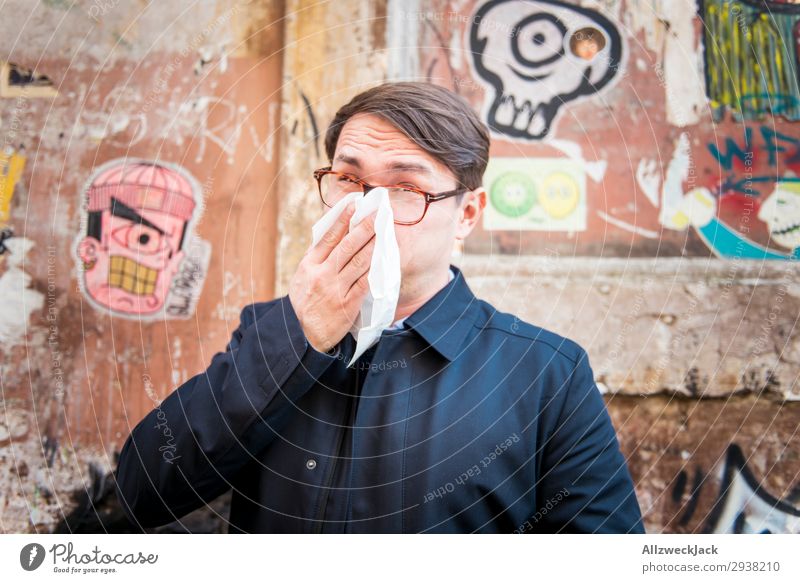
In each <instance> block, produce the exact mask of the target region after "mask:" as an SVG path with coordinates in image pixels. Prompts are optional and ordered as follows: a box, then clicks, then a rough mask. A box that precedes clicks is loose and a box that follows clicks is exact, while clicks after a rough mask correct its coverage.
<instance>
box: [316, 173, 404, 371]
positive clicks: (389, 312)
mask: <svg viewBox="0 0 800 583" xmlns="http://www.w3.org/2000/svg"><path fill="white" fill-rule="evenodd" d="M353 200H355V201H356V209H355V212H354V213H353V216H352V217H350V226H349V230H352V229H353V228H354V227H355V226H356V225H357V224H358V223H359V222H360V221H361V219H363V218H364V217H366V216H367V215H369V214H370V213H372V212H373V211H375V209H377V210H378V212H377V214H376V215H375V249H374V251H373V253H372V263H371V264H370V268H369V275H368V276H367V279H368V280H369V291H368V292H367V295H366V296H365V297H364V301H363V303H362V304H361V311H360V313H359V314H358V316H356V320H355V322H354V323H353V326H352V328H351V329H350V333H351V334H352V335H353V338H355V339H356V351H355V353H354V354H353V358H352V359H351V360H350V362H348V363H347V366H350V365H352V364H353V363H354V362H355V361H356V360H357V359H358V357H359V356H361V355H362V354H364V352H365V351H366V350H367V349H368V348H369V347H370V346H372V345H373V344H375V343H376V342H377V341H378V340H379V339H380V337H381V333H382V332H383V330H384V328H388V327H390V326H391V325H392V322H394V314H395V311H396V310H397V301H398V299H399V298H400V249H399V247H398V246H397V238H396V237H395V233H394V214H393V213H392V207H391V205H390V204H389V192H388V191H387V190H386V189H385V188H383V187H378V188H373V189H372V190H370V191H369V192H368V193H367V194H366V195H364V194H363V193H361V192H351V193H350V194H348V195H347V196H345V197H344V198H343V199H342V200H340V201H339V202H338V203H336V204H335V205H334V206H333V208H331V209H330V210H329V211H328V212H327V213H325V215H324V216H323V217H322V218H321V219H320V220H318V221H317V222H316V223H314V226H313V227H311V246H312V247H313V246H314V245H316V244H317V242H318V241H319V240H320V239H321V238H322V236H323V235H324V234H325V233H327V232H328V230H329V229H330V228H331V226H332V225H333V223H334V222H336V219H338V218H339V215H341V214H342V211H344V209H345V208H347V205H348V204H350V202H351V201H353Z"/></svg>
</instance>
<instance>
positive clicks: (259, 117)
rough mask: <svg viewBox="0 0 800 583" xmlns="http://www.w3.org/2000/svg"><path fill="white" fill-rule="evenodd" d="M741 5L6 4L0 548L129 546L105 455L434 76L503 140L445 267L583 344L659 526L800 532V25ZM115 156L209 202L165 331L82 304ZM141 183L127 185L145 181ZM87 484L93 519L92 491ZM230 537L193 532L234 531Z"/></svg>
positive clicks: (144, 177) (272, 276) (270, 273)
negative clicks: (342, 136)
mask: <svg viewBox="0 0 800 583" xmlns="http://www.w3.org/2000/svg"><path fill="white" fill-rule="evenodd" d="M751 4H754V3H750V2H745V1H739V2H731V3H727V4H726V3H725V2H722V1H721V0H706V1H705V2H704V3H703V4H702V5H701V6H698V5H696V4H695V2H693V1H692V0H675V1H670V2H666V1H664V2H662V1H659V0H604V1H599V0H597V1H591V0H586V1H583V2H579V1H577V0H575V1H572V0H571V1H568V2H560V1H555V0H538V1H528V2H522V1H521V0H490V1H484V0H465V1H455V0H450V1H445V0H439V1H434V0H431V1H424V0H405V1H401V0H386V1H385V2H367V1H365V0H353V1H352V2H343V3H317V2H313V1H311V0H308V1H306V0H287V1H286V2H285V5H284V3H281V2H252V1H251V2H247V1H244V0H242V2H239V3H236V2H233V3H229V2H219V1H213V0H208V1H205V2H194V1H193V2H170V3H162V5H160V6H159V7H158V8H152V9H147V10H141V9H140V8H139V7H138V5H137V6H136V7H132V6H130V5H127V4H126V5H123V4H122V3H119V4H117V3H115V2H97V1H96V2H94V3H92V2H82V3H80V2H79V3H78V4H77V5H76V6H72V7H69V6H68V5H67V4H66V3H58V2H50V3H45V4H42V5H41V6H39V7H37V8H35V9H33V12H32V13H31V10H32V8H31V6H29V5H28V3H25V2H20V1H18V2H7V3H6V4H5V5H4V7H3V16H4V18H3V19H2V24H0V26H2V28H3V32H4V34H3V35H2V37H0V57H2V60H3V61H4V62H8V63H13V64H14V65H16V66H17V67H18V68H17V69H14V70H9V68H8V67H6V68H5V69H4V71H3V75H2V79H3V80H5V82H4V83H0V122H1V124H0V138H2V140H3V144H2V146H3V150H2V155H3V157H2V158H0V167H2V169H3V172H2V174H0V187H1V188H0V227H2V228H4V229H8V230H6V232H5V234H4V235H3V244H4V248H5V251H4V253H3V254H2V255H0V293H2V298H3V299H2V302H3V303H2V304H0V352H1V354H0V356H2V358H0V388H1V389H2V399H3V401H2V405H3V406H2V413H0V475H2V476H3V478H0V480H2V482H0V529H2V530H5V531H18V530H26V529H31V530H33V529H35V530H40V531H47V530H50V529H52V528H54V527H56V524H57V523H58V522H59V521H61V520H62V519H63V518H64V517H65V515H67V514H69V513H70V512H74V513H78V514H79V515H82V516H84V517H86V516H89V519H87V520H86V521H84V522H83V523H81V528H84V529H86V530H92V529H98V528H100V526H99V524H100V523H102V524H103V528H106V529H108V530H125V529H126V528H129V527H128V526H125V524H124V520H122V519H121V518H120V516H119V514H118V510H115V509H114V508H113V500H112V499H111V498H110V497H109V492H110V490H109V486H108V481H107V480H105V479H104V478H105V476H106V474H107V471H108V469H109V468H110V467H111V466H112V465H113V456H114V453H115V452H116V451H117V450H118V449H119V447H120V446H121V444H122V440H123V439H124V437H125V435H126V431H127V428H128V427H129V426H132V425H133V424H135V423H136V422H137V421H138V420H139V418H141V416H142V415H143V414H144V412H145V411H146V410H148V409H149V408H151V407H152V406H154V405H155V404H156V403H157V401H158V399H159V398H163V396H164V395H166V394H167V393H168V392H169V391H170V390H171V389H172V388H174V387H175V386H176V385H177V384H179V383H180V382H181V381H182V380H184V379H186V378H188V377H189V376H191V375H193V374H195V373H196V372H198V371H201V370H203V369H204V368H205V366H207V363H208V361H209V360H210V357H211V355H213V353H214V352H216V351H218V350H221V349H222V348H223V347H224V344H225V342H226V340H227V338H228V336H229V334H230V331H231V327H232V326H234V325H235V323H236V320H237V317H238V312H239V309H240V308H241V306H243V305H244V304H245V303H248V302H250V301H255V300H261V299H269V298H271V297H274V296H275V295H280V294H283V293H286V288H287V284H288V281H289V278H290V277H291V275H292V273H293V272H294V269H295V267H296V264H297V261H298V260H299V258H300V257H301V256H302V254H303V253H304V251H305V250H306V248H307V246H308V243H309V233H310V227H311V225H312V224H313V222H314V221H315V220H316V219H317V218H318V216H319V215H320V213H321V212H322V209H321V208H320V206H319V203H318V201H317V199H316V197H315V196H313V183H312V180H311V171H312V170H313V169H314V168H317V167H319V166H322V165H324V164H326V163H327V160H326V159H325V156H324V152H323V147H322V138H323V135H324V131H325V128H326V127H327V124H328V123H329V121H330V119H331V118H332V116H333V114H334V112H335V110H336V109H337V108H338V107H339V106H340V105H341V104H342V103H344V102H345V101H346V100H348V99H349V98H350V97H351V96H352V95H354V94H356V93H358V92H359V91H361V90H362V89H364V88H366V87H368V86H371V85H373V84H375V83H379V82H381V81H384V80H387V79H390V80H399V79H427V80H430V81H432V82H435V83H438V84H440V85H443V86H446V87H449V88H451V89H453V90H454V91H456V92H458V93H460V94H462V95H463V96H464V97H465V98H466V99H467V100H468V101H469V102H470V103H471V104H472V105H473V106H474V108H475V110H476V111H479V112H480V114H481V116H482V118H483V119H484V120H485V121H486V122H487V124H489V125H490V127H491V128H492V134H493V143H492V151H491V157H492V159H491V160H490V165H489V170H488V172H487V175H486V180H485V185H486V187H487V190H488V191H489V194H490V196H489V206H488V207H487V209H486V214H485V217H484V220H483V221H482V223H481V224H480V225H479V228H478V229H477V230H476V232H475V233H474V234H473V235H472V236H471V237H470V238H469V239H468V240H467V242H466V246H465V249H455V250H454V260H455V261H456V262H457V263H459V264H460V265H461V266H462V267H463V269H464V271H465V273H466V274H467V277H468V280H469V282H470V285H471V286H472V288H473V290H474V291H475V292H476V293H477V294H478V295H479V296H480V297H483V298H485V299H486V300H488V301H490V302H491V303H493V304H494V305H495V306H496V307H497V308H498V309H501V310H503V311H507V312H512V313H514V314H516V315H517V316H518V317H520V318H522V319H524V320H527V321H530V322H533V323H535V324H538V325H541V326H545V327H547V328H550V329H552V330H554V331H556V332H559V333H561V334H564V335H566V336H569V337H571V338H573V339H575V340H577V341H578V342H580V343H581V344H582V345H583V346H584V347H586V348H587V350H588V351H589V354H590V357H591V362H592V365H593V368H594V371H595V376H596V379H597V381H598V385H599V386H600V387H601V389H602V390H603V391H604V392H605V394H606V399H607V403H608V406H609V410H610V412H611V415H612V418H613V420H614V423H615V426H616V428H617V432H618V435H619V437H620V441H621V443H622V448H623V451H624V453H625V454H626V456H628V460H629V465H630V468H631V471H632V473H633V476H634V479H635V481H636V483H637V492H638V494H639V498H640V501H641V504H642V508H643V510H644V512H645V519H646V524H647V528H648V530H649V531H651V532H658V531H662V530H663V531H667V532H692V531H703V530H709V531H712V530H744V531H747V530H756V531H761V530H772V531H789V532H798V531H800V510H798V508H800V488H798V470H800V461H799V459H800V445H798V440H797V430H798V426H799V425H800V402H799V401H800V387H798V383H797V378H798V371H799V370H800V343H799V342H798V335H797V333H796V320H797V314H798V307H800V306H798V304H800V288H798V283H800V278H798V273H797V264H796V262H795V261H793V260H792V258H793V257H794V256H796V255H797V254H798V252H797V249H798V248H800V237H797V236H796V235H795V229H796V225H797V224H800V195H798V194H797V192H798V188H797V186H796V184H797V182H796V176H794V174H795V173H797V172H798V170H800V169H799V168H796V166H798V163H799V162H800V153H799V152H800V151H799V150H798V144H800V141H799V140H800V127H798V125H797V123H798V122H797V121H796V120H797V119H798V116H800V109H799V108H800V92H799V91H798V86H797V81H798V78H797V71H798V64H797V63H798V61H797V56H796V54H795V52H794V51H795V47H796V46H797V44H796V41H795V35H796V33H795V28H796V24H797V22H798V20H800V14H798V9H797V8H796V7H794V6H790V5H786V4H779V3H775V2H773V3H770V8H771V10H772V12H773V15H774V19H772V20H769V18H767V17H765V16H763V15H762V14H761V13H760V12H759V11H758V10H756V9H755V8H753V6H751ZM726 11H727V12H726ZM709 30H711V31H713V36H709V35H708V33H707V31H709ZM715 39H721V42H716V40H715ZM734 40H735V41H737V42H738V43H739V44H738V45H736V43H734V42H732V41H734ZM723 41H724V42H723ZM742 42H747V43H751V45H742ZM601 44H602V46H600V45H601ZM731 46H750V48H751V50H749V51H748V50H740V51H739V52H730V49H729V47H731ZM598 49H599V52H596V53H595V51H596V50H598ZM726 51H728V52H726ZM770 51H771V52H770ZM776 51H777V52H780V54H781V56H782V57H783V58H782V59H780V61H779V62H780V66H777V65H775V62H776V60H774V59H773V60H771V61H769V60H765V55H768V54H776ZM759 59H760V60H759ZM762 62H769V63H771V65H770V68H768V70H767V68H762V69H763V70H764V71H766V72H765V73H764V74H765V76H764V77H762V78H758V77H757V75H756V72H757V71H761V70H762V69H760V68H759V66H758V65H759V64H760V63H762ZM726 63H728V64H735V67H734V68H733V70H735V71H737V77H736V78H733V77H732V76H731V75H730V74H728V73H727V70H728V68H727V67H726ZM19 68H30V69H36V72H37V73H39V74H42V75H46V76H47V77H48V78H49V81H50V82H51V83H47V81H46V80H41V81H36V79H35V78H32V79H27V80H26V78H25V72H24V71H22V70H21V69H19ZM9 80H10V82H8V81H9ZM20 82H21V83H22V85H23V86H19V83H20ZM49 85H52V86H53V87H49ZM56 92H57V94H55V93H56ZM737 95H738V96H739V99H738V100H737V97H736V96H737ZM126 156H127V157H135V158H137V159H141V160H143V161H144V162H150V163H152V162H156V161H158V162H160V163H163V164H164V165H165V166H164V167H165V168H166V169H167V170H169V171H170V172H172V173H173V174H168V175H167V176H168V178H169V180H171V182H169V184H171V185H172V186H171V187H170V188H168V189H166V190H169V191H170V192H173V193H174V192H177V193H178V194H182V195H183V196H184V197H189V198H192V197H194V199H195V200H196V201H202V202H203V204H202V205H199V204H198V205H196V209H197V210H196V211H195V210H193V211H192V212H191V213H189V220H188V221H183V218H182V217H181V221H179V222H175V221H174V220H173V221H167V222H168V223H169V224H175V225H177V226H178V227H180V226H181V222H185V223H187V224H188V225H189V227H190V229H189V232H190V233H192V234H194V236H193V237H190V238H189V239H190V241H191V242H194V245H193V246H189V247H187V250H193V252H192V253H188V254H187V256H186V257H187V258H189V259H190V261H186V265H187V266H188V267H186V268H185V269H188V271H186V272H183V271H182V270H181V268H180V265H178V266H177V267H176V266H175V265H174V264H171V263H169V260H168V259H166V260H165V264H164V267H163V269H162V268H161V267H159V270H161V271H168V269H170V266H172V267H173V268H175V269H176V272H175V274H174V275H171V276H170V277H169V278H168V280H169V281H170V282H172V280H174V281H175V283H174V287H173V288H170V289H174V290H175V291H176V292H177V293H175V294H172V293H168V294H165V296H166V297H165V298H164V300H165V303H170V304H174V305H175V306H177V307H175V308H173V310H172V312H169V311H167V309H166V308H164V309H163V310H162V311H161V312H158V313H156V314H155V315H154V314H153V313H145V310H144V309H143V306H141V305H138V306H136V305H131V304H127V305H125V304H124V303H122V304H116V305H115V306H116V307H114V308H110V307H108V306H106V305H104V304H103V301H102V294H100V293H99V292H97V290H98V286H97V284H96V282H95V284H92V282H91V281H87V280H86V276H87V274H89V273H90V271H91V269H89V267H90V266H91V265H92V261H93V260H95V259H96V260H98V261H100V260H102V259H103V257H101V256H100V255H102V253H100V255H98V256H94V255H92V254H91V253H92V252H94V253H97V252H98V251H97V249H96V248H95V247H92V246H91V245H88V244H87V243H83V247H81V243H82V242H83V241H84V239H85V238H86V237H87V235H88V232H89V228H88V224H85V223H87V222H88V220H89V219H88V216H87V211H88V210H90V207H89V206H87V205H88V203H83V204H84V206H82V201H84V200H90V199H91V200H94V201H95V203H93V204H95V205H101V204H102V202H97V201H102V200H104V199H103V197H102V196H101V195H100V194H97V195H95V197H94V198H93V199H92V197H91V196H89V194H90V193H91V192H97V193H101V192H105V191H104V190H102V189H100V188H99V187H100V186H101V184H97V185H96V186H97V187H98V188H97V190H96V191H95V190H92V189H91V188H89V187H90V185H91V184H90V183H91V182H92V181H94V182H98V183H102V184H103V185H106V186H107V183H108V182H109V181H113V180H115V179H114V178H113V176H111V177H110V176H108V175H106V174H104V173H103V168H102V167H103V165H104V164H106V163H112V164H113V162H114V161H118V160H120V159H122V158H125V157H126ZM106 168H107V167H106ZM112 170H113V167H112ZM138 170H139V172H138V174H137V175H136V176H137V177H138V178H137V179H136V180H134V181H133V182H134V186H135V185H137V184H138V187H135V188H134V191H136V190H137V188H138V189H139V190H141V188H140V187H141V186H142V183H143V182H146V183H148V184H149V182H152V180H150V179H151V178H152V175H153V172H152V170H150V171H149V172H150V173H148V168H140V169H138ZM114 176H118V175H114ZM126 176H127V175H126ZM181 177H183V178H185V181H182V180H181ZM116 180H117V181H118V182H119V180H118V179H116ZM148 181H149V182H148ZM117 186H118V184H117ZM156 190H158V189H156ZM170 196H172V195H170ZM131 200H134V201H136V200H138V199H136V198H135V197H134V198H133V199H131ZM178 200H183V199H178ZM129 202H130V201H129ZM139 202H140V203H141V204H140V206H141V210H142V211H143V212H146V213H148V214H147V217H150V218H153V217H156V218H157V219H163V218H165V217H164V216H163V215H158V214H156V215H152V214H149V213H151V212H162V213H163V212H165V211H166V210H169V209H172V207H163V206H162V207H160V208H159V209H157V210H156V211H153V208H152V204H150V205H148V204H145V202H143V201H139ZM183 202H184V203H185V202H186V201H185V200H184V201H183ZM129 206H130V205H129ZM190 206H191V205H190ZM134 207H135V205H134ZM203 207H204V208H203ZM91 208H96V207H91ZM136 208H138V207H136ZM180 208H184V207H183V206H181V207H180ZM147 209H149V210H147ZM201 210H202V212H200V211H201ZM176 212H177V211H176ZM166 214H167V215H169V214H171V213H169V212H167V213H166ZM95 216H97V215H95ZM101 216H105V215H102V213H101ZM105 218H106V220H107V221H110V223H109V225H111V223H113V222H114V221H117V220H118V219H120V217H114V218H113V219H112V218H109V217H108V216H105ZM166 218H169V217H166ZM120 220H124V217H122V218H121V219H120ZM153 222H156V221H153ZM114 224H116V223H114ZM12 230H13V231H12ZM141 234H142V233H139V232H138V231H137V232H135V233H130V232H127V234H126V237H123V239H122V242H119V241H117V242H114V241H113V240H110V241H109V245H111V246H116V247H110V248H116V249H117V251H115V252H113V253H112V252H106V255H113V254H117V255H119V254H122V255H125V254H126V251H125V249H124V248H125V247H126V246H128V247H129V246H130V244H131V241H132V240H133V241H134V243H135V244H137V245H139V244H141V242H140V240H139V239H138V237H139V236H140V235H141ZM145 234H149V235H153V233H152V232H150V233H145ZM153 236H155V235H153ZM131 237H133V239H131ZM166 240H167V241H172V240H171V239H169V237H167V238H166ZM137 241H139V243H137ZM149 242H150V240H148V243H149ZM89 243H91V241H89ZM172 244H173V245H177V243H176V242H174V241H173V243H172ZM120 246H121V247H120ZM81 249H83V250H84V251H83V254H81ZM204 250H205V251H206V253H205V254H204V253H203V251H204ZM125 256H126V257H128V258H133V259H138V258H139V257H140V253H139V252H138V251H137V252H136V253H131V252H130V250H129V251H128V252H127V255H125ZM203 258H206V259H207V264H206V263H205V261H204V260H203ZM116 261H117V262H118V263H119V260H116ZM125 265H127V264H124V265H123V264H120V267H121V268H122V271H121V273H120V275H119V278H118V280H117V281H116V282H115V284H116V285H117V286H123V287H124V286H126V285H127V286H128V287H131V286H133V287H134V288H136V287H137V286H139V287H140V288H145V287H146V286H147V285H148V283H149V282H148V280H147V277H148V276H149V275H150V272H148V271H143V272H142V278H143V281H140V278H139V276H138V275H136V276H135V277H134V276H133V275H130V274H126V273H125V272H124V267H125ZM148 265H156V264H155V263H148ZM161 271H159V273H161ZM126 275H128V277H129V279H128V280H127V282H126V281H125V277H126ZM93 289H94V290H95V293H94V295H93V292H92V290H93ZM155 295H157V294H155ZM95 296H97V297H95ZM98 297H100V298H101V299H100V300H98V299H97V298H98ZM181 306H183V307H182V308H181ZM174 316H188V318H187V319H181V318H180V317H177V318H176V317H174ZM84 484H86V485H87V488H85V490H86V492H87V496H88V498H91V499H93V500H94V501H93V504H94V506H95V507H96V508H98V511H100V512H101V514H102V516H103V518H102V520H99V521H98V519H97V517H96V516H92V515H93V511H92V510H91V504H89V503H88V499H87V498H86V496H84V498H83V499H75V498H74V497H73V495H72V494H73V492H74V491H76V490H83V489H84V488H83V485H84ZM759 484H760V485H761V486H762V487H759ZM779 499H780V500H779ZM225 502H226V501H225V499H224V498H221V499H220V500H219V501H217V503H215V504H216V511H217V512H219V513H221V514H223V515H224V513H225V510H224V508H225ZM76 505H77V507H76ZM81 513H82V514H81ZM214 516H215V515H214V514H213V512H207V513H205V514H203V513H198V514H196V515H195V516H194V517H192V518H190V519H189V520H188V521H187V525H188V526H187V528H190V529H192V530H224V525H223V524H220V521H219V519H218V518H217V519H214ZM73 518H74V517H73ZM68 522H69V525H65V524H63V523H62V524H61V525H59V526H58V528H61V529H66V528H73V527H74V525H75V524H76V522H75V520H72V519H71V520H70V521H68ZM182 528H183V527H180V526H175V525H173V526H172V527H168V528H167V530H169V529H177V530H182ZM73 530H74V528H73Z"/></svg>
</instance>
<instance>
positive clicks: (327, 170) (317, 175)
mask: <svg viewBox="0 0 800 583" xmlns="http://www.w3.org/2000/svg"><path fill="white" fill-rule="evenodd" d="M327 174H333V175H336V176H340V177H343V178H345V179H347V180H349V181H350V182H352V183H353V184H358V185H359V186H361V188H362V189H363V191H364V194H367V193H368V192H369V191H370V190H372V189H373V188H378V187H379V186H383V185H375V184H369V183H368V182H365V181H364V180H361V179H360V178H359V177H358V176H353V175H352V174H350V173H348V172H338V171H336V170H333V169H332V167H331V166H325V167H324V168H319V169H317V170H314V180H316V181H317V191H318V192H319V198H320V199H321V200H322V204H324V205H325V206H327V207H328V208H333V207H332V206H331V205H329V204H328V203H327V202H325V197H324V196H323V195H322V177H323V176H325V175H327ZM383 188H401V189H403V190H410V191H411V192H416V193H417V194H419V195H420V196H422V197H424V198H425V210H424V211H422V216H421V217H420V218H419V219H417V220H416V221H414V222H411V223H409V222H405V221H397V220H395V224H397V225H406V226H411V225H416V224H417V223H419V222H420V221H421V220H422V219H424V218H425V215H426V214H427V213H428V206H430V204H431V203H432V202H437V201H440V200H444V199H446V198H450V197H451V196H456V195H458V194H461V193H463V192H467V191H468V190H469V188H457V189H455V190H447V191H445V192H426V191H424V190H421V189H419V188H417V187H415V186H409V185H408V184H392V185H388V186H383Z"/></svg>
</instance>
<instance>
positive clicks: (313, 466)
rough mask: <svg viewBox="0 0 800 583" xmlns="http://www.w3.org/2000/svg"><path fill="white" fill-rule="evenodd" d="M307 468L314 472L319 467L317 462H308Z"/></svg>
mask: <svg viewBox="0 0 800 583" xmlns="http://www.w3.org/2000/svg"><path fill="white" fill-rule="evenodd" d="M306 467H307V468H308V469H309V470H313V469H314V468H316V467H317V460H308V461H307V462H306Z"/></svg>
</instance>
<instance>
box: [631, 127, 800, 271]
mask: <svg viewBox="0 0 800 583" xmlns="http://www.w3.org/2000/svg"><path fill="white" fill-rule="evenodd" d="M684 146H685V147H684V148H680V149H676V152H675V155H674V156H673V160H672V162H670V166H669V169H668V171H667V179H666V180H665V185H664V188H663V201H662V202H663V205H662V208H661V214H660V216H659V221H660V222H661V224H662V225H663V226H665V227H666V228H669V229H675V230H683V229H686V228H689V227H692V228H694V229H695V231H696V232H697V234H698V236H699V237H700V239H701V240H702V241H703V243H704V244H705V245H706V246H707V247H708V248H709V249H710V250H711V251H712V252H713V253H714V254H715V255H716V256H718V257H720V258H724V259H734V258H735V259H760V260H763V259H797V258H798V257H800V178H798V176H797V174H796V172H798V171H800V139H797V138H794V137H792V136H789V135H786V134H784V133H782V132H778V131H776V130H775V129H774V128H772V127H769V126H766V125H761V126H759V127H758V128H752V127H745V128H744V131H743V132H742V138H741V140H736V139H734V138H732V137H730V136H728V137H725V138H724V139H723V140H720V141H719V142H716V143H709V144H707V146H706V148H705V155H706V159H707V162H706V161H702V162H701V163H702V164H703V166H706V165H708V166H710V167H712V168H715V169H718V171H717V172H715V174H717V175H718V177H717V178H716V179H715V182H712V183H708V184H706V185H703V186H696V185H694V184H688V188H687V189H686V190H687V191H688V192H685V191H684V190H683V185H684V184H685V183H686V182H687V181H688V180H687V179H688V178H692V179H694V176H689V172H688V170H690V169H691V168H692V166H693V165H692V164H691V159H690V156H689V150H688V142H687V143H685V144H684ZM677 162H680V164H677ZM675 165H679V166H680V168H679V170H681V171H680V172H678V171H677V170H676V172H675V174H674V176H672V173H671V171H672V169H673V166H675ZM640 174H641V176H639V175H638V174H637V179H639V185H640V188H645V187H648V188H649V187H650V186H651V185H649V184H647V182H646V179H647V178H646V176H645V174H644V172H642V173H640ZM693 181H694V180H690V181H688V182H693ZM667 183H668V184H667ZM756 219H757V220H756Z"/></svg>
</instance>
